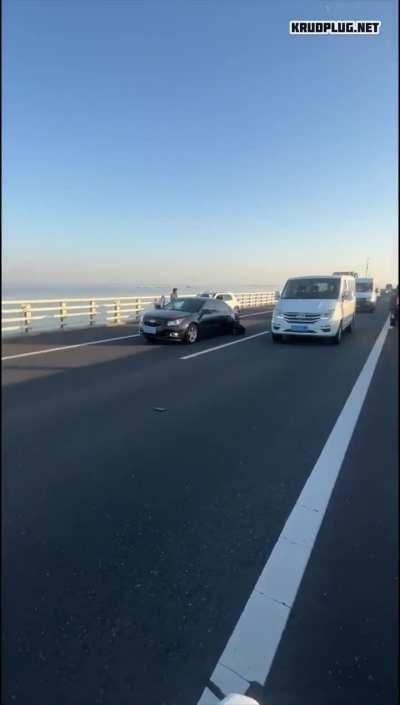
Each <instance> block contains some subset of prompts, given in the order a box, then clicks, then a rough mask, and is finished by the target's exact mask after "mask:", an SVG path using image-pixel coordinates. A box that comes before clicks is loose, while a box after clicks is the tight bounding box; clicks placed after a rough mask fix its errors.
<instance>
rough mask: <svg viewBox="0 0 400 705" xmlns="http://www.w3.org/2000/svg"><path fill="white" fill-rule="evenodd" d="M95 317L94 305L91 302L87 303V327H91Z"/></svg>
mask: <svg viewBox="0 0 400 705" xmlns="http://www.w3.org/2000/svg"><path fill="white" fill-rule="evenodd" d="M95 315H96V304H95V302H94V301H93V300H91V301H89V325H90V326H93V325H94V321H95Z"/></svg>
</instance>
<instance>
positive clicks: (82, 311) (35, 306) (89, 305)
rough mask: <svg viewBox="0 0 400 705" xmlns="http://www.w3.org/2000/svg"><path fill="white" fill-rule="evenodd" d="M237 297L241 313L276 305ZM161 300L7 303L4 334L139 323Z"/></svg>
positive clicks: (248, 295) (270, 296)
mask: <svg viewBox="0 0 400 705" xmlns="http://www.w3.org/2000/svg"><path fill="white" fill-rule="evenodd" d="M235 296H236V299H237V301H238V305H239V307H240V308H241V309H243V308H256V307H259V306H268V305H273V304H274V303H275V292H273V291H272V292H271V291H269V292H239V293H237V294H235ZM159 298H160V297H159V295H154V296H145V297H143V296H117V297H114V296H113V297H92V298H89V299H88V298H73V299H70V298H58V299H30V300H20V299H18V300H4V301H2V327H1V333H2V335H7V334H16V333H30V332H35V331H36V332H42V331H46V330H47V331H50V330H55V329H61V330H62V329H65V328H66V327H69V328H71V327H90V326H94V325H121V324H123V323H126V322H138V321H139V318H140V315H141V313H142V312H143V311H144V310H145V309H147V308H150V307H151V306H152V305H154V303H155V302H156V301H158V300H159Z"/></svg>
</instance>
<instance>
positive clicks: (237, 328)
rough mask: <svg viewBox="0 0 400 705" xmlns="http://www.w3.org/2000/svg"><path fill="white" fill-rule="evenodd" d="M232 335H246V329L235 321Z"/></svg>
mask: <svg viewBox="0 0 400 705" xmlns="http://www.w3.org/2000/svg"><path fill="white" fill-rule="evenodd" d="M232 333H233V335H246V328H245V327H244V326H243V325H242V324H241V323H240V322H239V321H238V320H236V321H235V326H234V328H233V331H232Z"/></svg>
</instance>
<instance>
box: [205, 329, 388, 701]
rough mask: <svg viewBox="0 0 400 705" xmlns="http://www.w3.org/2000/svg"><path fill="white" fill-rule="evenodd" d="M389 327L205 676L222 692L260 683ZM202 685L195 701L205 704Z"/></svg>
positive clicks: (272, 658)
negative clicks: (210, 671) (232, 627)
mask: <svg viewBox="0 0 400 705" xmlns="http://www.w3.org/2000/svg"><path fill="white" fill-rule="evenodd" d="M388 330H389V318H388V319H387V321H386V322H385V324H384V326H383V328H382V330H381V332H380V333H379V335H378V337H377V339H376V341H375V344H374V346H373V348H372V350H371V351H370V353H369V355H368V358H367V360H366V362H365V364H364V366H363V368H362V370H361V372H360V374H359V376H358V378H357V380H356V382H355V384H354V387H353V389H352V391H351V392H350V395H349V397H348V398H347V401H346V403H345V404H344V406H343V409H342V411H341V412H340V414H339V416H338V418H337V420H336V423H335V425H334V427H333V429H332V431H331V433H330V434H329V437H328V439H327V441H326V443H325V445H324V447H323V449H322V451H321V454H320V456H319V458H318V460H317V462H316V464H315V465H314V468H313V470H312V471H311V473H310V475H309V477H308V479H307V481H306V483H305V485H304V487H303V490H302V492H301V493H300V496H299V498H298V500H297V502H296V504H295V505H294V507H293V509H292V511H291V513H290V515H289V517H288V519H287V521H286V524H285V526H284V527H283V529H282V532H281V534H280V536H279V538H278V541H277V543H276V544H275V546H274V548H273V550H272V553H271V555H270V557H269V558H268V560H267V562H266V564H265V567H264V569H263V571H262V573H261V575H260V577H259V579H258V581H257V583H256V585H255V587H254V589H253V591H252V593H251V595H250V597H249V599H248V601H247V604H246V605H245V607H244V610H243V612H242V614H241V616H240V618H239V620H238V622H237V624H236V627H235V629H234V631H233V633H232V635H231V637H230V639H229V640H228V642H227V645H226V647H225V650H224V652H223V653H222V655H221V657H220V659H219V661H218V664H217V666H216V668H215V669H214V671H213V673H212V675H211V678H210V681H211V682H212V683H213V684H214V685H215V686H216V687H217V688H219V689H220V690H221V691H222V692H223V693H225V694H227V693H231V692H234V693H240V694H242V695H244V694H245V693H246V691H247V689H248V686H249V684H250V683H251V682H256V683H259V684H260V685H261V686H263V685H264V683H265V682H266V680H267V678H268V674H269V672H270V669H271V666H272V662H273V660H274V657H275V654H276V652H277V650H278V646H279V643H280V641H281V639H282V635H283V633H284V630H285V627H286V624H287V621H288V618H289V615H290V612H291V610H292V608H293V605H294V603H295V599H296V595H297V593H298V590H299V587H300V584H301V581H302V578H303V575H304V572H305V569H306V567H307V564H308V561H309V559H310V555H311V552H312V549H313V546H314V544H315V541H316V539H317V536H318V533H319V530H320V527H321V524H322V520H323V518H324V516H325V512H326V510H327V507H328V504H329V501H330V498H331V496H332V492H333V489H334V487H335V484H336V481H337V478H338V476H339V472H340V469H341V467H342V464H343V461H344V458H345V455H346V452H347V449H348V447H349V444H350V441H351V439H352V436H353V433H354V430H355V428H356V425H357V421H358V418H359V415H360V412H361V409H362V407H363V404H364V401H365V398H366V396H367V392H368V389H369V387H370V384H371V381H372V378H373V375H374V372H375V369H376V365H377V363H378V360H379V357H380V355H381V352H382V349H383V346H384V343H385V340H386V336H387V333H388ZM209 703H210V700H209V692H207V688H206V689H205V690H204V691H203V694H202V696H201V698H200V700H199V701H198V705H208V704H209Z"/></svg>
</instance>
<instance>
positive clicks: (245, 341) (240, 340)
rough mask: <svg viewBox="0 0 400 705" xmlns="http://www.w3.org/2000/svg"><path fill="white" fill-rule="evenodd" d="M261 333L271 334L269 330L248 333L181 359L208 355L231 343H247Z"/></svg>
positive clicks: (227, 346)
mask: <svg viewBox="0 0 400 705" xmlns="http://www.w3.org/2000/svg"><path fill="white" fill-rule="evenodd" d="M260 335H269V330H263V331H261V333H254V335H246V336H244V337H243V338H239V339H238V340H234V341H233V342H232V343H223V345H216V346H215V347H214V348H207V349H206V350H200V351H199V352H196V353H192V354H191V355H184V356H183V357H181V360H190V359H191V358H192V357H198V356H199V355H206V354H207V353H212V352H216V351H217V350H222V348H229V347H230V346H231V345H238V343H247V341H248V340H253V338H258V337H259V336H260Z"/></svg>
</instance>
